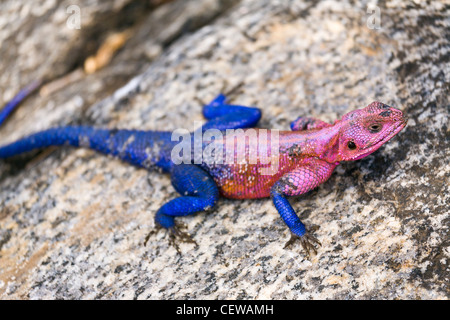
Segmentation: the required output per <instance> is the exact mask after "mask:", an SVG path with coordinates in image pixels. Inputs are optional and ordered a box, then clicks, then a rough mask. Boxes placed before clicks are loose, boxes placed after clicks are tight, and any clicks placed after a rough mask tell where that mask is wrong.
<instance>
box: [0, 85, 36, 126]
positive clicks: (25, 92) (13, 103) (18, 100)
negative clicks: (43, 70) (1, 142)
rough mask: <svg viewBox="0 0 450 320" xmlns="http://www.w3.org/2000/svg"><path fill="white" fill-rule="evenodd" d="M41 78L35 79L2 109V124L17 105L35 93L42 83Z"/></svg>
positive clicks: (0, 122)
mask: <svg viewBox="0 0 450 320" xmlns="http://www.w3.org/2000/svg"><path fill="white" fill-rule="evenodd" d="M41 83H42V82H41V81H40V80H36V81H33V82H32V83H30V84H29V85H28V86H26V87H25V88H23V89H22V90H20V92H19V93H18V94H17V95H16V96H15V97H14V98H12V99H11V101H9V102H8V103H7V104H6V105H5V106H4V107H3V109H2V110H0V126H1V125H2V123H3V122H5V120H6V118H8V116H9V115H10V114H11V113H12V112H13V111H14V109H16V107H17V106H18V105H19V104H20V103H21V102H22V101H23V100H25V98H26V97H28V96H29V95H30V94H31V93H33V92H34V91H35V90H36V89H37V88H39V86H40V85H41Z"/></svg>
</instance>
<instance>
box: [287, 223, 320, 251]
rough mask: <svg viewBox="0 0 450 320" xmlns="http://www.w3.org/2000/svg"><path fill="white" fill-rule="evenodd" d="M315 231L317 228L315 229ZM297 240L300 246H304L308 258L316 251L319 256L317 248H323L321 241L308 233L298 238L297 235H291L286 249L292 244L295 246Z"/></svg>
mask: <svg viewBox="0 0 450 320" xmlns="http://www.w3.org/2000/svg"><path fill="white" fill-rule="evenodd" d="M314 229H315V228H314ZM296 240H299V241H300V244H301V245H302V247H303V249H304V250H305V251H306V254H307V256H308V258H309V257H310V256H311V255H310V252H311V251H314V254H317V248H316V247H317V246H319V247H320V246H322V244H321V243H320V241H319V240H317V238H316V237H314V236H313V235H311V234H310V233H309V232H306V233H305V234H304V235H302V236H298V235H296V234H293V233H292V234H291V238H290V239H289V240H288V242H286V244H285V246H284V248H287V247H289V246H290V245H291V244H293V243H294V242H295V241H296Z"/></svg>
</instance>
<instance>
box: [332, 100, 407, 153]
mask: <svg viewBox="0 0 450 320" xmlns="http://www.w3.org/2000/svg"><path fill="white" fill-rule="evenodd" d="M407 121H408V119H407V118H405V117H404V116H403V113H402V112H401V111H400V110H398V109H395V108H392V107H390V106H388V105H385V104H383V103H381V102H377V101H375V102H372V103H371V104H369V105H368V106H367V107H365V108H364V109H360V110H355V111H352V112H349V113H347V114H346V115H345V116H343V117H342V120H341V121H340V124H341V128H340V130H339V133H340V137H339V154H338V159H339V160H338V161H350V160H358V159H361V158H364V157H365V156H367V155H369V154H371V153H372V152H374V151H376V150H377V149H378V148H379V147H381V146H382V145H383V144H384V143H385V142H387V141H389V140H390V139H391V138H392V137H393V136H395V135H396V134H397V133H398V132H399V131H400V130H402V129H403V128H404V127H405V126H406V122H407Z"/></svg>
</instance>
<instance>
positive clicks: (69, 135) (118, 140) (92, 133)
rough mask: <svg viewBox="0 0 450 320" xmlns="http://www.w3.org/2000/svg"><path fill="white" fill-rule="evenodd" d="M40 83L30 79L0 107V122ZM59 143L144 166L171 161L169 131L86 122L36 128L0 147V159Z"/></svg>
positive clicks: (167, 166)
mask: <svg viewBox="0 0 450 320" xmlns="http://www.w3.org/2000/svg"><path fill="white" fill-rule="evenodd" d="M40 84H41V81H34V82H33V83H31V84H30V85H28V86H27V87H25V88H24V89H22V90H21V91H20V92H19V93H18V94H17V95H16V96H15V97H14V98H13V99H12V100H11V101H10V102H8V103H7V104H6V106H5V107H4V108H3V109H1V110H0V126H1V125H2V124H3V122H4V121H5V120H6V118H7V117H8V116H9V115H10V114H11V113H12V112H13V111H14V109H16V108H17V106H18V105H19V104H20V103H21V102H22V101H23V100H24V99H25V98H26V97H27V96H29V95H30V94H31V93H32V92H34V91H35V90H36V89H37V88H38V87H39V86H40ZM61 145H71V146H74V147H85V148H90V149H94V150H96V151H99V152H102V153H104V154H110V155H113V156H116V157H118V158H120V159H122V160H125V161H127V162H130V163H132V164H135V165H138V166H141V167H145V168H151V167H154V166H157V167H160V168H162V169H163V170H166V171H168V170H170V168H171V167H172V165H173V163H172V161H171V158H170V155H171V150H172V147H173V145H174V144H173V143H172V142H171V133H170V132H157V131H138V130H108V129H97V128H92V127H86V126H67V127H59V128H51V129H47V130H44V131H41V132H37V133H35V134H32V135H30V136H28V137H25V138H22V139H20V140H17V141H15V142H13V143H10V144H8V145H5V146H3V147H0V159H3V158H9V157H13V156H16V155H19V154H22V153H25V152H28V151H31V150H34V149H40V148H45V147H49V146H61Z"/></svg>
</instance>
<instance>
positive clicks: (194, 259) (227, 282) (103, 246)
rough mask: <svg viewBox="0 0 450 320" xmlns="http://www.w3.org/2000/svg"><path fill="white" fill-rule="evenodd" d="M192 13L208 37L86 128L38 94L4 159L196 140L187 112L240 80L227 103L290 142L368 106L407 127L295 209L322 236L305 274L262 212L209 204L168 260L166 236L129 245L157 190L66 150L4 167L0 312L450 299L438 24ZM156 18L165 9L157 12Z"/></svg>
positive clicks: (331, 8) (8, 132)
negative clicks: (93, 137) (20, 152)
mask: <svg viewBox="0 0 450 320" xmlns="http://www.w3.org/2000/svg"><path fill="white" fill-rule="evenodd" d="M186 3H189V2H186ZM202 3H204V4H205V5H206V8H208V9H205V10H204V11H205V12H206V13H205V15H207V16H208V14H209V17H210V18H208V20H207V21H208V22H207V23H206V25H205V26H204V27H201V28H200V29H198V30H195V31H193V32H191V33H188V34H185V35H182V34H181V35H180V33H179V32H176V34H178V36H177V37H176V38H174V39H172V40H171V41H170V43H167V44H166V45H165V46H162V47H161V52H160V54H159V55H158V56H155V60H153V61H147V62H146V63H147V64H148V67H146V68H145V69H143V70H140V71H139V72H136V74H135V77H134V78H133V79H132V80H130V81H129V82H128V83H127V84H126V85H124V86H123V87H121V88H120V89H118V90H117V91H115V92H114V93H112V94H111V95H109V96H108V97H106V98H105V99H104V100H102V101H100V102H98V103H95V104H93V105H91V106H88V107H87V108H86V109H85V110H84V111H85V112H84V114H85V117H84V118H82V117H80V116H77V108H79V105H80V102H79V100H80V99H83V97H82V96H78V95H74V94H73V92H72V91H71V90H74V89H73V87H72V89H71V88H65V89H62V90H61V92H58V93H57V95H58V96H59V97H60V98H59V99H63V98H64V97H65V98H66V100H64V101H65V103H56V100H52V99H54V98H52V97H51V96H50V97H48V98H46V99H42V98H40V97H39V96H34V97H32V98H31V99H29V100H28V101H27V102H26V103H25V104H24V105H23V106H22V107H21V109H20V110H19V111H18V112H17V113H16V114H14V116H13V117H12V118H11V119H10V121H9V122H8V123H7V125H6V126H5V127H4V128H2V129H1V130H0V134H1V143H3V142H6V141H11V140H13V139H15V138H17V137H20V136H22V135H24V134H27V133H30V132H33V131H36V130H38V129H42V128H45V127H48V126H50V125H55V124H66V123H71V122H72V121H74V119H73V117H74V118H75V119H76V121H79V122H80V121H81V120H84V119H86V121H88V123H91V124H95V125H99V126H105V127H111V128H112V127H120V128H140V129H152V130H153V129H154V130H156V129H164V130H168V129H171V128H172V129H176V128H180V127H182V128H187V129H192V128H193V125H194V121H201V119H202V117H201V105H200V104H199V102H198V101H197V98H198V99H201V100H205V101H206V100H209V99H212V98H213V97H214V96H215V95H216V94H217V93H218V92H219V91H220V90H221V88H223V87H231V86H233V85H235V84H237V83H239V82H242V83H243V85H242V89H241V91H240V92H238V93H237V94H235V95H234V96H233V99H234V101H237V102H239V103H242V104H246V105H257V106H259V107H261V108H262V109H263V112H264V115H263V119H262V122H261V126H263V127H272V128H279V129H282V128H286V129H287V128H288V127H289V123H290V121H291V120H293V119H294V118H296V117H297V116H300V115H310V116H314V117H319V118H321V119H323V120H325V121H333V120H335V119H336V118H339V117H340V116H342V115H343V114H345V113H346V112H348V111H350V110H353V109H355V108H359V107H363V106H366V105H367V104H368V103H370V102H372V101H374V100H379V101H382V102H384V103H387V104H389V105H392V106H395V107H398V108H399V109H401V110H403V111H404V112H405V113H406V114H407V115H408V116H409V118H410V120H409V123H408V126H407V127H406V128H405V129H404V130H403V131H402V132H401V133H400V134H399V135H398V136H397V137H396V138H395V139H393V140H392V141H390V142H389V143H388V144H387V145H386V146H384V147H383V148H381V149H380V150H379V151H377V152H376V153H374V154H373V155H371V156H369V157H368V158H366V159H363V160H361V161H358V162H352V163H344V164H343V165H341V166H340V167H338V169H337V170H336V171H335V173H334V174H333V175H332V177H331V178H330V180H329V181H327V182H326V183H325V184H323V185H322V186H320V187H319V188H318V189H316V190H314V191H313V192H311V193H309V194H307V195H305V196H303V197H300V198H297V199H293V200H292V201H291V202H292V204H293V206H294V208H295V209H296V210H297V211H298V212H299V215H300V216H301V218H302V219H303V221H304V222H305V223H306V224H308V225H313V224H315V225H318V226H320V228H319V229H318V230H317V231H316V236H317V237H318V238H319V239H320V241H321V242H322V247H321V248H320V250H319V252H318V254H317V255H316V256H314V257H313V258H312V259H311V260H308V259H305V256H304V254H303V253H302V252H301V249H300V246H298V245H297V246H294V247H293V248H291V249H289V250H287V249H286V250H285V249H283V245H284V243H285V241H287V239H288V238H289V234H288V229H287V228H286V227H285V225H284V224H283V222H282V221H281V219H280V218H279V216H278V214H277V212H276V210H275V208H274V207H273V205H272V203H271V201H270V200H268V199H263V200H256V201H255V200H253V201H234V200H226V199H223V200H221V201H220V202H219V204H218V206H217V208H216V209H215V210H213V211H212V212H209V213H201V214H197V215H195V216H192V217H185V218H182V219H180V220H182V221H183V222H184V223H186V224H187V228H188V230H189V232H190V233H191V234H192V236H193V238H194V239H195V240H196V241H197V242H198V244H199V246H198V247H194V246H192V245H189V244H182V245H181V249H182V251H183V254H182V255H181V256H180V255H177V253H176V251H175V249H174V248H173V247H171V246H169V244H168V241H167V237H166V236H165V234H164V232H159V233H157V234H155V235H153V236H152V237H151V238H150V240H149V243H148V245H147V246H146V247H144V246H143V241H144V239H145V236H146V235H147V234H148V232H149V231H150V230H152V229H153V227H154V223H153V216H154V213H155V211H156V210H157V209H158V208H159V207H160V206H161V205H162V204H163V203H164V202H166V201H167V200H169V199H171V198H173V197H175V196H176V193H175V191H174V189H173V188H172V186H171V185H170V180H169V178H168V177H167V176H165V175H161V174H159V173H157V172H150V173H149V172H147V171H145V170H143V169H138V168H134V167H132V166H129V165H127V164H124V163H121V162H120V161H118V160H115V159H112V158H108V157H104V156H102V155H99V154H96V153H94V152H91V151H88V150H75V149H69V148H62V149H58V150H56V151H54V152H52V153H50V154H48V153H47V154H44V156H42V154H41V156H40V157H39V156H38V160H32V161H31V162H27V164H26V165H23V163H22V162H20V163H11V162H4V161H2V162H0V297H1V298H3V299H7V298H12V299H54V298H63V299H94V298H95V299H112V298H114V299H125V298H137V299H186V298H189V299H194V298H195V299H206V298H209V299H216V298H219V299H236V298H241V299H448V298H449V296H450V294H449V287H448V284H449V266H448V263H449V262H448V257H449V253H450V252H449V197H450V196H449V194H450V190H449V184H448V181H449V178H450V177H449V176H450V163H449V150H450V149H449V147H450V146H449V128H448V123H449V109H450V105H449V101H448V95H449V85H448V84H449V82H450V79H449V74H450V65H449V60H448V55H449V42H448V38H447V39H446V37H445V32H446V30H447V29H448V27H449V20H448V15H449V11H448V9H446V8H445V7H444V6H443V4H441V2H439V1H436V2H432V3H431V4H429V5H425V4H424V5H423V6H422V5H420V4H415V3H412V4H411V3H410V2H408V3H406V2H401V1H388V2H387V3H386V4H385V5H383V6H380V7H379V10H380V14H381V20H380V28H379V29H373V28H369V27H368V19H372V18H373V17H372V18H371V13H367V3H365V2H363V3H359V4H354V3H352V4H350V3H347V2H345V1H323V2H311V3H310V2H308V3H303V2H301V1H250V0H243V1H240V2H238V1H234V2H233V3H225V4H224V1H206V0H205V1H204V2H202ZM167 5H175V4H174V3H171V4H165V5H163V7H161V10H163V8H164V6H167ZM177 5H180V4H179V3H178V4H177ZM220 6H225V7H223V8H222V7H220ZM217 8H219V9H223V10H218V11H216V12H217V14H215V15H213V16H211V15H210V10H217ZM225 8H226V9H227V10H225ZM188 11H189V10H184V11H183V12H188ZM205 15H202V14H199V15H198V16H197V18H195V19H193V20H197V19H200V18H198V17H204V16H205ZM167 20H170V19H167ZM144 21H146V20H145V19H144ZM370 21H373V20H370ZM43 23H44V22H43ZM45 23H50V22H48V21H46V22H45ZM147 23H148V20H147ZM166 23H168V24H170V21H166ZM203 24H204V23H203ZM144 25H145V23H144ZM172 25H173V24H172ZM369 26H373V24H369ZM168 28H169V27H168ZM178 28H179V26H178ZM81 30H82V29H81ZM23 41H24V40H23ZM130 41H132V40H130ZM151 41H154V39H152V40H151ZM138 44H139V43H138ZM41 45H42V47H46V48H47V46H51V44H50V43H47V42H46V41H42V43H41ZM142 45H144V44H142ZM2 54H4V53H2ZM19 54H20V53H19ZM130 54H131V53H130ZM0 61H4V60H3V57H0ZM18 68H20V65H19V66H18ZM110 68H112V69H114V63H113V64H112V65H111V66H110ZM2 70H6V71H5V72H6V73H7V74H8V75H9V76H10V77H13V76H14V74H15V70H11V69H8V68H6V69H5V68H4V67H3V69H2ZM20 71H21V72H26V68H24V69H22V70H20ZM111 72H112V71H111ZM85 85H86V86H89V82H87V83H86V84H85ZM0 86H1V89H2V90H7V89H9V87H7V86H8V84H7V82H4V81H2V82H1V83H0ZM79 86H80V87H83V84H82V83H81V84H79ZM80 90H81V88H80ZM85 90H86V89H85ZM76 97H78V98H76ZM50 106H51V107H50ZM71 117H72V118H71Z"/></svg>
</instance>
